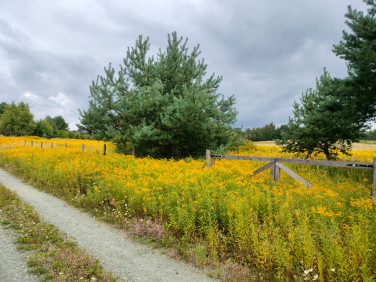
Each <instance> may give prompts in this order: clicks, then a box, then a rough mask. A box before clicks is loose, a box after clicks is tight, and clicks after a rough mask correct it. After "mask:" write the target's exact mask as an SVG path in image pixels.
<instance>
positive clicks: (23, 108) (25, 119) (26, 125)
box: [0, 102, 35, 136]
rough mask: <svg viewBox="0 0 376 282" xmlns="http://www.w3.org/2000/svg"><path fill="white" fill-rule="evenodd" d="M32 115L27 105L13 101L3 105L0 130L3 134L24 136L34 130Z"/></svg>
mask: <svg viewBox="0 0 376 282" xmlns="http://www.w3.org/2000/svg"><path fill="white" fill-rule="evenodd" d="M34 126H35V125H34V121H33V115H32V113H31V112H30V109H29V105H28V104H25V103H24V102H21V103H19V104H18V105H16V104H15V103H14V102H13V103H12V104H10V105H8V106H6V107H5V109H4V112H3V113H2V114H1V116H0V131H1V134H4V135H13V136H24V135H30V134H32V133H33V132H34Z"/></svg>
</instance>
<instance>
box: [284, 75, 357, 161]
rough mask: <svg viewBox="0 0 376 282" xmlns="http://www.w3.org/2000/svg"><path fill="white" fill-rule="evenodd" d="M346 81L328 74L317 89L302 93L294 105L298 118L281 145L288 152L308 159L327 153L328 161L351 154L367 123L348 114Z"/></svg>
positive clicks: (317, 82)
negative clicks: (343, 96)
mask: <svg viewBox="0 0 376 282" xmlns="http://www.w3.org/2000/svg"><path fill="white" fill-rule="evenodd" d="M346 89H347V87H346V83H345V81H344V80H340V79H336V78H331V77H330V75H329V73H328V72H327V71H326V70H324V74H323V75H322V76H321V77H320V78H319V79H318V80H317V81H316V89H315V90H312V89H309V90H307V91H306V93H303V94H302V97H301V99H300V102H301V103H300V104H299V103H296V102H295V103H294V110H293V114H294V116H293V117H292V118H291V117H290V119H289V123H288V124H287V126H286V127H284V129H283V131H282V139H281V140H279V141H278V142H277V144H278V145H281V146H282V147H283V150H284V151H287V152H293V153H303V154H305V155H306V157H309V156H311V155H317V154H319V153H324V154H325V156H326V158H327V159H328V160H330V159H335V158H336V156H337V155H338V152H342V153H345V154H347V153H348V151H349V150H350V149H351V143H352V142H354V141H358V139H359V138H360V136H361V129H362V128H363V126H364V124H363V123H362V122H361V121H354V120H353V119H352V118H351V117H349V116H348V115H346V110H347V109H346V104H344V103H343V102H342V100H341V95H342V94H343V92H344V91H346Z"/></svg>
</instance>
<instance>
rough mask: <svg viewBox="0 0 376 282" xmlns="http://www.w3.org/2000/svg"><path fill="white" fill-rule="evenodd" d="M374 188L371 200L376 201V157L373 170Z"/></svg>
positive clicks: (372, 188)
mask: <svg viewBox="0 0 376 282" xmlns="http://www.w3.org/2000/svg"><path fill="white" fill-rule="evenodd" d="M371 181H372V184H371V185H372V187H371V198H372V199H373V200H374V199H375V196H376V157H374V158H373V168H372V180H371Z"/></svg>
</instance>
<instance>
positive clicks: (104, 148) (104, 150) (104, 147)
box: [103, 144, 107, 156]
mask: <svg viewBox="0 0 376 282" xmlns="http://www.w3.org/2000/svg"><path fill="white" fill-rule="evenodd" d="M106 149H107V147H106V144H103V156H105V155H106Z"/></svg>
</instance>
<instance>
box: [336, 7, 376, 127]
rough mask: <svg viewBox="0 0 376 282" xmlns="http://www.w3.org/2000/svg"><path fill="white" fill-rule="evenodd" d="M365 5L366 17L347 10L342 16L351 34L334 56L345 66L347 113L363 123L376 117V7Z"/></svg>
mask: <svg viewBox="0 0 376 282" xmlns="http://www.w3.org/2000/svg"><path fill="white" fill-rule="evenodd" d="M364 2H365V3H367V5H368V11H367V13H366V14H364V13H363V12H362V11H358V10H353V9H352V8H351V6H349V7H348V12H347V14H346V15H345V16H346V18H347V20H346V24H347V26H348V27H349V28H350V31H349V32H347V31H344V32H343V40H342V41H340V43H339V44H338V45H335V46H334V50H333V52H334V53H335V54H336V55H337V56H339V57H340V58H343V59H345V60H346V62H347V66H348V74H349V79H347V80H346V82H347V85H346V86H347V87H348V91H345V92H344V93H343V95H342V101H343V103H346V105H347V113H348V115H349V116H352V117H353V118H354V119H360V120H363V121H364V122H365V121H367V120H368V119H370V118H374V117H375V114H376V94H375V93H376V18H375V16H376V4H375V1H374V0H366V1H364Z"/></svg>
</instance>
